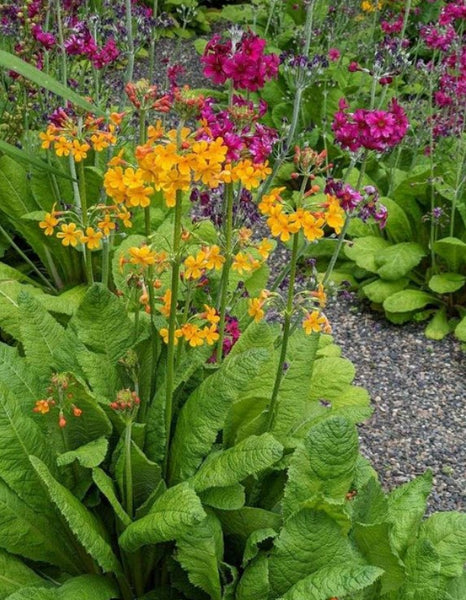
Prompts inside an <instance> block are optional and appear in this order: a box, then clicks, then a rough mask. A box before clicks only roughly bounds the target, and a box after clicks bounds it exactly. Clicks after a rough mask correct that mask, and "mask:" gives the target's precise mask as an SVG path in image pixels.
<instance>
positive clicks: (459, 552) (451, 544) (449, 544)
mask: <svg viewBox="0 0 466 600" xmlns="http://www.w3.org/2000/svg"><path fill="white" fill-rule="evenodd" d="M419 537H420V538H421V539H422V538H426V539H428V540H429V542H431V543H432V545H433V547H434V548H435V550H436V552H437V554H438V557H439V559H440V563H441V572H442V575H446V576H447V577H459V576H460V575H461V574H462V573H463V568H464V565H465V563H466V514H464V513H460V512H438V513H434V514H433V515H431V516H430V517H429V518H428V519H427V520H426V521H424V522H423V523H422V525H421V527H420V530H419Z"/></svg>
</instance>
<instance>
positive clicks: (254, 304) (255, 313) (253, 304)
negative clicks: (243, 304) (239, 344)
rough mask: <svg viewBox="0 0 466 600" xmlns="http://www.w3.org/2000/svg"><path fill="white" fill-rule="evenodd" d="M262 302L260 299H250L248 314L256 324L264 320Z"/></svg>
mask: <svg viewBox="0 0 466 600" xmlns="http://www.w3.org/2000/svg"><path fill="white" fill-rule="evenodd" d="M263 306H264V300H262V299H261V298H250V299H249V308H248V314H249V315H251V317H254V321H256V322H258V321H261V320H262V319H263V318H264V310H263V308H262V307H263Z"/></svg>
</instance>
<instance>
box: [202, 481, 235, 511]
mask: <svg viewBox="0 0 466 600" xmlns="http://www.w3.org/2000/svg"><path fill="white" fill-rule="evenodd" d="M199 497H200V498H201V500H202V504H203V505H204V506H206V505H207V506H212V507H213V508H219V509H221V510H238V509H240V508H242V507H243V506H244V504H245V502H246V496H245V493H244V487H243V486H242V485H241V484H240V483H236V484H234V485H229V486H227V487H215V488H209V489H207V490H205V491H203V492H201V493H200V494H199Z"/></svg>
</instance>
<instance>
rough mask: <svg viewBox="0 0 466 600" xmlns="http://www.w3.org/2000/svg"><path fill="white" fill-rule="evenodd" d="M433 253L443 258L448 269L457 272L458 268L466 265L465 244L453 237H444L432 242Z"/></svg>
mask: <svg viewBox="0 0 466 600" xmlns="http://www.w3.org/2000/svg"><path fill="white" fill-rule="evenodd" d="M434 251H435V253H436V254H438V255H439V256H441V257H442V258H444V259H445V260H446V262H447V265H448V268H449V269H451V270H452V271H454V272H458V271H459V269H460V266H461V265H462V264H464V263H466V243H465V242H463V241H462V240H460V239H458V238H455V237H446V238H443V239H441V240H437V241H436V242H434Z"/></svg>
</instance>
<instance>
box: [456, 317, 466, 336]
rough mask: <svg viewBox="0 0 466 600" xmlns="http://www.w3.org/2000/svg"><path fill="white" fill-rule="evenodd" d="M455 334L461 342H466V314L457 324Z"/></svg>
mask: <svg viewBox="0 0 466 600" xmlns="http://www.w3.org/2000/svg"><path fill="white" fill-rule="evenodd" d="M455 335H456V337H457V338H458V339H459V340H460V341H461V342H466V316H465V317H463V318H462V319H461V321H460V322H459V323H458V325H457V326H456V328H455Z"/></svg>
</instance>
